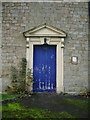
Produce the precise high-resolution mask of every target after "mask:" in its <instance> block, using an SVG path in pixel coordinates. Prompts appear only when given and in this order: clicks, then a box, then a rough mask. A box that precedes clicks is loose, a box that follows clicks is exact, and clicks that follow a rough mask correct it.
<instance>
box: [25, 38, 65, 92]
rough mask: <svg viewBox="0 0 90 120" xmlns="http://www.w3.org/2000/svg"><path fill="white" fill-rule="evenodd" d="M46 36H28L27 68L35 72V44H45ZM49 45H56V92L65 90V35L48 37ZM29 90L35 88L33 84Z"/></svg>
mask: <svg viewBox="0 0 90 120" xmlns="http://www.w3.org/2000/svg"><path fill="white" fill-rule="evenodd" d="M44 38H45V37H42V36H41V37H27V38H26V42H27V44H26V59H27V68H30V69H32V73H33V47H34V45H43V44H44ZM46 38H47V43H48V44H49V45H56V93H60V92H64V86H63V76H64V71H63V48H64V37H63V38H58V37H46ZM27 82H28V81H27ZM28 90H33V84H32V86H29V88H28Z"/></svg>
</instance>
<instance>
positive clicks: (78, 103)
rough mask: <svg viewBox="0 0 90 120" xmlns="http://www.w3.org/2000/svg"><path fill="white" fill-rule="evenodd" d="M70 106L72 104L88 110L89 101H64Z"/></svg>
mask: <svg viewBox="0 0 90 120" xmlns="http://www.w3.org/2000/svg"><path fill="white" fill-rule="evenodd" d="M64 101H66V102H67V103H68V104H72V105H74V106H76V107H79V108H81V109H85V110H86V109H88V102H89V101H88V100H79V99H64Z"/></svg>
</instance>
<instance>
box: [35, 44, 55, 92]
mask: <svg viewBox="0 0 90 120" xmlns="http://www.w3.org/2000/svg"><path fill="white" fill-rule="evenodd" d="M33 77H34V83H33V92H54V91H55V90H56V46H54V45H47V46H44V45H35V46H34V53H33Z"/></svg>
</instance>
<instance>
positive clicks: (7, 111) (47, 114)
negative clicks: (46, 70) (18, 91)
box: [0, 94, 90, 120]
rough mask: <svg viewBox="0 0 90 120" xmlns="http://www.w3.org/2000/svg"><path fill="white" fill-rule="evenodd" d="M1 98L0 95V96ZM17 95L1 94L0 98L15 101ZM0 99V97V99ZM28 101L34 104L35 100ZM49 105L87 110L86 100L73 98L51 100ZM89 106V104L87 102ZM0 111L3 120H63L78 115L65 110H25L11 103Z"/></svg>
mask: <svg viewBox="0 0 90 120" xmlns="http://www.w3.org/2000/svg"><path fill="white" fill-rule="evenodd" d="M0 96H1V95H0ZM18 96H19V95H8V94H3V95H2V98H3V100H8V99H15V98H17V97H18ZM0 98H1V97H0ZM30 100H33V102H35V100H36V99H35V98H32V99H30ZM50 103H51V105H53V104H54V105H55V106H56V107H58V106H61V105H62V104H63V105H64V103H65V105H66V104H68V105H69V106H70V107H73V109H74V108H77V109H80V111H82V110H83V111H85V112H86V110H87V109H88V99H86V100H80V99H73V98H71V99H70V98H66V99H64V98H63V99H62V100H60V101H59V100H58V101H54V100H51V101H50ZM89 105H90V102H89ZM1 111H2V113H3V119H6V118H8V119H9V118H15V119H28V118H33V119H35V118H37V119H38V120H39V119H43V118H46V119H47V118H50V119H51V118H54V119H55V120H56V118H57V119H58V118H60V120H63V119H64V118H77V116H79V114H80V113H79V114H77V113H76V114H73V113H72V112H71V111H67V110H66V109H64V110H61V111H60V112H55V111H53V110H49V109H44V108H43V109H42V108H26V107H25V106H22V105H21V104H20V103H19V102H11V103H9V102H8V103H7V104H4V105H3V106H2V108H1V107H0V112H1Z"/></svg>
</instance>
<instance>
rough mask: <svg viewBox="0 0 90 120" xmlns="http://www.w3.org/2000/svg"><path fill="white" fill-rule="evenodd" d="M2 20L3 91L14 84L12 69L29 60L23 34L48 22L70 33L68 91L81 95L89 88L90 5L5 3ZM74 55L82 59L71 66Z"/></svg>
mask: <svg viewBox="0 0 90 120" xmlns="http://www.w3.org/2000/svg"><path fill="white" fill-rule="evenodd" d="M2 19H3V21H2V28H3V30H2V35H3V39H2V44H3V49H2V60H3V61H2V62H3V63H2V65H3V74H2V76H3V91H5V89H6V87H7V84H9V83H10V75H9V73H10V66H12V65H14V66H15V65H17V64H18V63H19V61H20V60H21V58H22V57H26V41H25V38H24V36H23V32H24V31H26V30H28V29H31V28H33V27H36V26H38V25H41V24H44V23H47V24H50V25H52V26H54V27H57V28H58V29H61V30H63V31H65V32H66V33H67V37H66V39H65V48H64V88H65V92H80V91H84V90H85V89H86V88H87V87H88V76H87V74H88V70H87V66H88V62H87V61H88V42H87V41H88V3H78V2H77V3H73V2H70V3H64V2H61V3H57V2H56V3H52V2H51V3H46V2H45V3H42V2H39V3H34V2H28V3H25V2H20V3H14V2H11V3H9V2H7V3H4V2H3V3H2ZM71 56H78V64H77V65H74V64H72V63H71ZM5 76H6V77H5ZM85 84H86V86H85Z"/></svg>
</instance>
